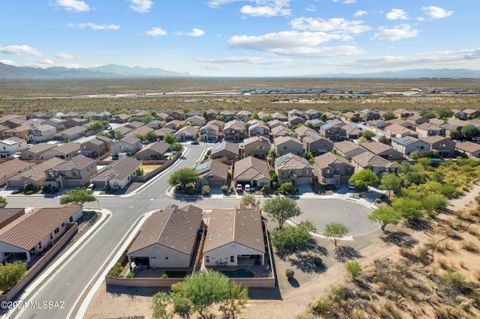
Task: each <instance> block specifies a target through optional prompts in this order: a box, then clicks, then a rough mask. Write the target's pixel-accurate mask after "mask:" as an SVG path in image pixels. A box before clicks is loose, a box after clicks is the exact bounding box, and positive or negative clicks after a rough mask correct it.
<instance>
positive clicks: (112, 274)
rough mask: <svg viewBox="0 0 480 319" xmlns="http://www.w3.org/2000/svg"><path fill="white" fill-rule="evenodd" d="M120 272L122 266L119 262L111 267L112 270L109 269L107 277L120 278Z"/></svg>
mask: <svg viewBox="0 0 480 319" xmlns="http://www.w3.org/2000/svg"><path fill="white" fill-rule="evenodd" d="M122 271H123V267H122V264H120V263H119V262H116V263H115V265H113V267H112V269H110V271H109V272H108V276H109V277H113V278H118V277H120V274H121V273H122Z"/></svg>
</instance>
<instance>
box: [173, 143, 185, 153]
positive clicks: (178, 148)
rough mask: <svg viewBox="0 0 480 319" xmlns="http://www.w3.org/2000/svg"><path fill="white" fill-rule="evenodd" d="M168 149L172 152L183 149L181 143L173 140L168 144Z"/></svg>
mask: <svg viewBox="0 0 480 319" xmlns="http://www.w3.org/2000/svg"><path fill="white" fill-rule="evenodd" d="M170 150H172V151H173V152H181V151H182V150H183V145H182V144H180V143H177V142H175V143H173V144H172V145H171V146H170Z"/></svg>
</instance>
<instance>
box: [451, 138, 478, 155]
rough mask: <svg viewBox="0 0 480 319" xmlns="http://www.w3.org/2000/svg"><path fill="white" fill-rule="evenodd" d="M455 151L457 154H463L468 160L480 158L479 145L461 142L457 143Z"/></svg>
mask: <svg viewBox="0 0 480 319" xmlns="http://www.w3.org/2000/svg"><path fill="white" fill-rule="evenodd" d="M455 149H456V150H457V152H458V153H460V154H463V155H465V156H467V157H470V158H479V157H480V144H477V143H473V142H468V141H467V142H463V143H457V144H456V145H455Z"/></svg>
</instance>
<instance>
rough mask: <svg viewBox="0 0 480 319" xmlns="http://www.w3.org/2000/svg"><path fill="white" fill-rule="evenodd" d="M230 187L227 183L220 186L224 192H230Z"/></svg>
mask: <svg viewBox="0 0 480 319" xmlns="http://www.w3.org/2000/svg"><path fill="white" fill-rule="evenodd" d="M229 189H230V188H229V187H228V186H227V185H222V187H220V190H221V191H222V193H224V194H226V193H228V190H229Z"/></svg>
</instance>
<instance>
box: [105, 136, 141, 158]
mask: <svg viewBox="0 0 480 319" xmlns="http://www.w3.org/2000/svg"><path fill="white" fill-rule="evenodd" d="M141 148H142V142H141V141H140V139H138V138H136V137H133V136H126V137H124V138H122V139H121V140H118V141H114V142H113V144H112V157H113V158H118V156H119V155H120V154H126V155H128V156H133V155H135V154H136V153H137V152H138V151H139V150H140V149H141Z"/></svg>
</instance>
